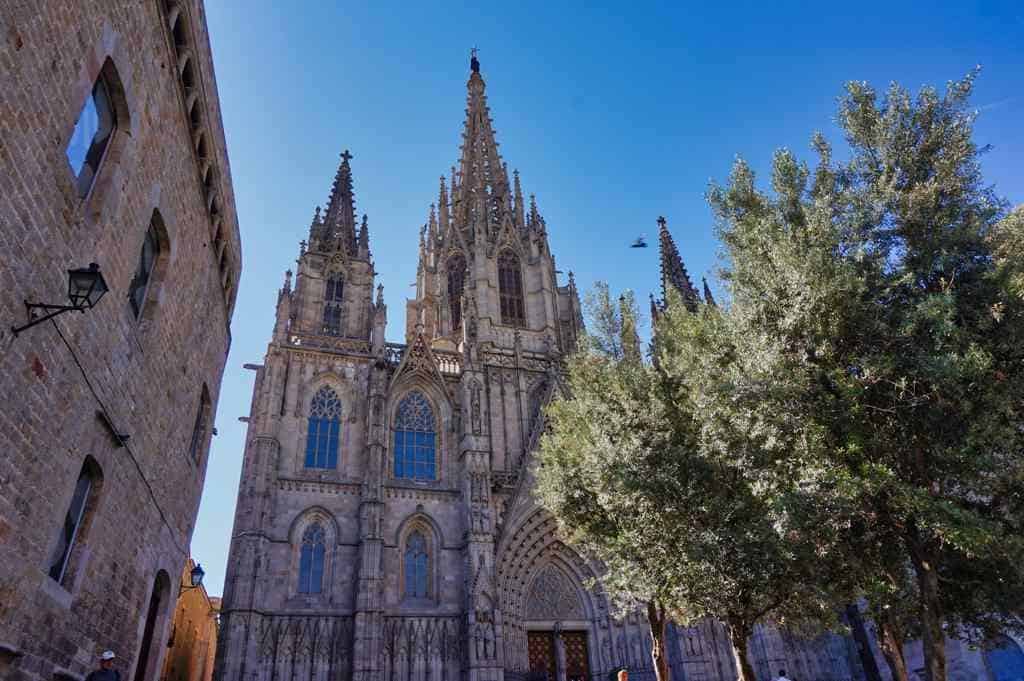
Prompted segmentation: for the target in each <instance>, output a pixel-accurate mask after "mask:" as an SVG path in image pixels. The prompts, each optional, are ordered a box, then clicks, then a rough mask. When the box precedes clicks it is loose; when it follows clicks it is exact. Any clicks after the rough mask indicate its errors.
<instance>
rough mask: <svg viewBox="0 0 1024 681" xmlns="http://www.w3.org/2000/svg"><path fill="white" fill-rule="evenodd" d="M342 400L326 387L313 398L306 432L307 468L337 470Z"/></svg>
mask: <svg viewBox="0 0 1024 681" xmlns="http://www.w3.org/2000/svg"><path fill="white" fill-rule="evenodd" d="M340 431H341V400H339V399H338V394H337V393H336V392H334V391H333V390H331V389H330V388H328V387H326V386H324V387H323V388H320V390H318V391H317V393H316V395H314V396H313V403H312V404H311V405H310V408H309V428H308V430H307V431H306V468H337V467H338V437H339V434H340Z"/></svg>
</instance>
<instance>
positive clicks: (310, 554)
mask: <svg viewBox="0 0 1024 681" xmlns="http://www.w3.org/2000/svg"><path fill="white" fill-rule="evenodd" d="M325 553H326V546H325V544H324V528H323V526H322V525H321V524H320V523H313V524H312V525H310V526H309V527H307V528H306V531H305V532H303V533H302V548H301V550H300V553H299V593H300V594H318V593H320V592H321V591H323V584H324V555H325Z"/></svg>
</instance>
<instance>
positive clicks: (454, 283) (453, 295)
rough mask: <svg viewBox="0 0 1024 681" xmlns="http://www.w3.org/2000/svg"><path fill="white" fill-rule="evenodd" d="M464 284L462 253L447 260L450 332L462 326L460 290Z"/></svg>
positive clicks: (464, 261) (464, 265)
mask: <svg viewBox="0 0 1024 681" xmlns="http://www.w3.org/2000/svg"><path fill="white" fill-rule="evenodd" d="M465 284H466V259H465V258H463V257H462V255H455V256H452V258H451V259H450V260H448V308H449V309H450V310H451V313H452V333H454V332H455V331H457V330H458V329H459V327H460V326H462V290H463V288H464V287H465Z"/></svg>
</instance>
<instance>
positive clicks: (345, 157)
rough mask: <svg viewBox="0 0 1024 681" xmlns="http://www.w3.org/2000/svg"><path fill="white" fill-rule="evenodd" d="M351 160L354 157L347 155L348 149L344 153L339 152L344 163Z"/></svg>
mask: <svg viewBox="0 0 1024 681" xmlns="http://www.w3.org/2000/svg"><path fill="white" fill-rule="evenodd" d="M353 158H355V157H354V156H353V155H352V154H350V153H349V151H348V149H346V150H345V151H343V152H341V160H342V161H343V162H344V163H348V162H349V161H351V160H352V159H353Z"/></svg>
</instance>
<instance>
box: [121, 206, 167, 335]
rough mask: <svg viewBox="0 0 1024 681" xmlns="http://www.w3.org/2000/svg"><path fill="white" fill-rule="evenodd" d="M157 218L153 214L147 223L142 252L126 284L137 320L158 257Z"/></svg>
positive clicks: (144, 302) (143, 304)
mask: <svg viewBox="0 0 1024 681" xmlns="http://www.w3.org/2000/svg"><path fill="white" fill-rule="evenodd" d="M157 219H158V218H157V217H156V214H155V213H154V217H153V219H151V220H150V221H149V227H148V228H147V229H146V236H145V238H143V240H142V250H141V252H140V253H139V264H138V266H137V267H136V268H135V276H134V277H132V280H131V283H129V284H128V302H129V303H130V304H131V307H132V312H133V313H134V314H135V318H136V319H138V318H139V316H140V315H141V314H142V310H143V308H144V307H145V305H146V294H147V292H148V291H149V288H150V282H151V281H152V279H153V275H154V270H155V269H156V264H157V260H158V259H159V257H160V251H161V248H160V236H159V234H158V233H157V228H158V227H157V222H156V221H157Z"/></svg>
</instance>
